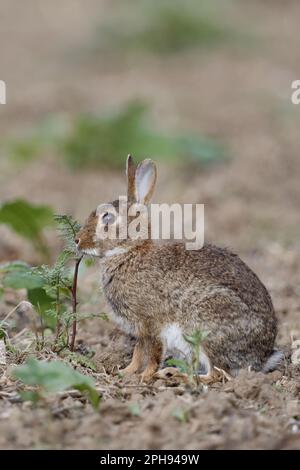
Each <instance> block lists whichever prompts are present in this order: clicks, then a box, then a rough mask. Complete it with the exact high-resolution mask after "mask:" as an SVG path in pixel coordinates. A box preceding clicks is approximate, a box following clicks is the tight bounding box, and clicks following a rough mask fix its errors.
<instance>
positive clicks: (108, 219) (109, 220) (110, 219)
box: [102, 212, 115, 225]
mask: <svg viewBox="0 0 300 470" xmlns="http://www.w3.org/2000/svg"><path fill="white" fill-rule="evenodd" d="M114 221H115V216H114V214H112V213H110V212H105V214H103V216H102V222H103V223H104V224H106V225H109V224H113V223H114Z"/></svg>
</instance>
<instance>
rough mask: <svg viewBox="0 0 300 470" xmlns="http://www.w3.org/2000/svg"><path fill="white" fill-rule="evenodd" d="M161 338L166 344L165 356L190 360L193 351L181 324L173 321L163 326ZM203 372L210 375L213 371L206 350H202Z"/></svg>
mask: <svg viewBox="0 0 300 470" xmlns="http://www.w3.org/2000/svg"><path fill="white" fill-rule="evenodd" d="M160 336H161V339H162V342H163V344H164V352H165V356H172V357H173V358H174V359H181V360H184V361H186V362H190V361H191V359H192V351H191V347H190V345H189V344H188V343H187V342H186V341H185V339H184V337H183V334H182V330H181V328H180V326H179V325H178V324H176V323H172V324H171V325H168V326H166V327H164V328H163V330H162V332H161V335H160ZM199 360H200V366H201V367H200V369H201V374H202V375H203V374H205V375H208V374H209V373H210V371H211V364H210V360H209V358H208V357H207V355H206V354H205V353H204V351H200V358H199Z"/></svg>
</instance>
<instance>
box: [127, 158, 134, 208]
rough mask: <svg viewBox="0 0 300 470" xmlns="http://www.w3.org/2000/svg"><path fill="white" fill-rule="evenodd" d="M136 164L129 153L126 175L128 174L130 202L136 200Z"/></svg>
mask: <svg viewBox="0 0 300 470" xmlns="http://www.w3.org/2000/svg"><path fill="white" fill-rule="evenodd" d="M135 170H136V167H135V164H134V161H133V158H132V156H131V155H128V157H127V162H126V175H127V200H128V201H129V202H134V201H135Z"/></svg>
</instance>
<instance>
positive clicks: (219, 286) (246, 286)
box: [104, 242, 277, 370]
mask: <svg viewBox="0 0 300 470" xmlns="http://www.w3.org/2000/svg"><path fill="white" fill-rule="evenodd" d="M126 257H127V259H126V262H123V263H122V264H121V265H119V266H118V268H117V269H116V267H115V266H114V263H115V262H116V261H113V260H111V261H110V262H108V264H107V267H106V274H105V275H106V277H107V279H108V278H109V282H108V283H107V284H106V286H105V289H104V290H105V292H106V296H107V298H108V300H109V302H110V303H111V306H112V307H113V310H114V311H115V312H116V313H117V314H118V315H120V316H121V318H123V319H124V321H128V322H129V323H131V324H132V325H134V327H133V330H134V329H135V330H138V331H139V332H140V330H141V329H142V328H143V327H144V325H145V324H147V325H150V327H151V330H152V331H153V332H156V333H157V334H159V332H160V330H161V329H162V328H163V327H164V326H168V325H172V324H176V325H179V327H180V328H181V329H182V332H183V333H186V334H189V333H192V331H193V330H196V329H199V328H201V329H203V330H206V331H209V332H210V333H209V335H208V337H207V339H206V341H205V351H206V352H207V354H208V355H209V357H210V358H212V360H213V362H214V363H215V364H216V365H218V366H219V367H222V368H224V369H227V370H228V369H230V370H232V369H239V368H241V367H245V366H248V365H251V366H252V367H253V368H254V369H257V370H259V369H261V368H262V366H263V364H264V363H265V362H266V360H267V359H268V357H269V356H270V354H271V353H272V351H273V346H274V341H275V337H276V333H277V325H276V318H275V314H274V309H273V305H272V301H271V298H270V295H269V294H268V291H267V289H266V288H265V287H264V285H263V284H262V283H261V281H260V280H259V278H258V277H257V276H256V274H254V272H253V271H252V270H251V269H250V268H249V267H248V266H247V265H246V264H245V263H244V262H243V261H242V260H241V259H240V258H239V257H238V256H237V255H235V254H233V253H231V252H230V251H228V250H225V249H222V248H218V247H215V246H213V245H204V247H203V248H202V249H200V250H197V251H196V250H195V251H188V250H186V249H185V246H184V244H181V243H173V244H162V245H156V244H153V243H151V242H150V243H147V242H146V243H145V244H144V245H143V246H142V247H140V248H139V249H138V250H133V252H129V253H128V254H127V255H126ZM104 284H105V283H104Z"/></svg>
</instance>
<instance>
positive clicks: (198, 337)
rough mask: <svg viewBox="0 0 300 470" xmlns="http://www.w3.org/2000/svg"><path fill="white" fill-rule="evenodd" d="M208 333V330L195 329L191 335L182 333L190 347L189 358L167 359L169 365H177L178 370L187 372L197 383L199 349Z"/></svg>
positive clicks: (197, 383)
mask: <svg viewBox="0 0 300 470" xmlns="http://www.w3.org/2000/svg"><path fill="white" fill-rule="evenodd" d="M208 335H209V331H201V330H196V331H194V332H193V333H192V334H191V335H183V338H184V340H185V341H186V342H187V343H188V344H189V345H190V347H191V360H190V361H187V360H183V359H174V358H171V359H168V360H167V364H168V365H169V366H174V367H177V368H178V369H179V370H180V372H183V373H185V374H188V376H189V377H190V380H191V382H193V383H195V384H196V385H199V371H200V350H201V344H202V343H203V341H204V340H205V339H206V338H207V336H208Z"/></svg>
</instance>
